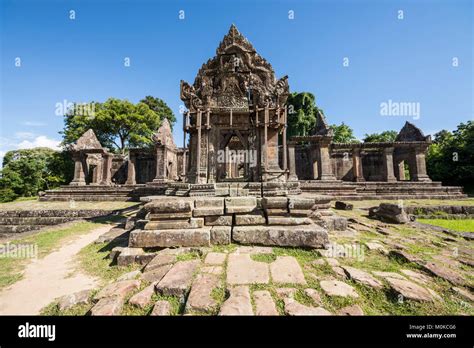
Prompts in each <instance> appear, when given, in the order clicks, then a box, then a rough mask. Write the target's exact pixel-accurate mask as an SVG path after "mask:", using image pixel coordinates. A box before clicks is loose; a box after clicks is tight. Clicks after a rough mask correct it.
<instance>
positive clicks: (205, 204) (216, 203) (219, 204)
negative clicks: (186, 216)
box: [194, 197, 224, 209]
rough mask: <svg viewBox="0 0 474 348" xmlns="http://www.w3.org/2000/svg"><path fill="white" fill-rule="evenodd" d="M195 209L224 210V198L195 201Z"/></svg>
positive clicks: (201, 198) (197, 199)
mask: <svg viewBox="0 0 474 348" xmlns="http://www.w3.org/2000/svg"><path fill="white" fill-rule="evenodd" d="M194 207H195V208H222V209H224V198H219V197H199V198H195V199H194Z"/></svg>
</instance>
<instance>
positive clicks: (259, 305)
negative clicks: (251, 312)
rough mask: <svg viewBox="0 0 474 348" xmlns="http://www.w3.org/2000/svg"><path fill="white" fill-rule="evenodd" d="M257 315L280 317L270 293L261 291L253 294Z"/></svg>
mask: <svg viewBox="0 0 474 348" xmlns="http://www.w3.org/2000/svg"><path fill="white" fill-rule="evenodd" d="M253 301H254V303H255V314H256V315H278V310H277V308H276V305H275V301H273V298H272V295H271V294H270V292H269V291H266V290H260V291H254V292H253Z"/></svg>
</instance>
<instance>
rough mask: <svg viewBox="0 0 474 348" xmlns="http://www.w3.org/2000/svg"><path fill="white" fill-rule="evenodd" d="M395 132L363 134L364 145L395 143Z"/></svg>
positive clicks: (396, 133)
mask: <svg viewBox="0 0 474 348" xmlns="http://www.w3.org/2000/svg"><path fill="white" fill-rule="evenodd" d="M397 135H398V132H397V131H393V130H392V131H384V132H382V133H372V134H365V137H364V143H390V142H393V141H395V138H396V137H397Z"/></svg>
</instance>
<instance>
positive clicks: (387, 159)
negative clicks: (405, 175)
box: [382, 147, 397, 182]
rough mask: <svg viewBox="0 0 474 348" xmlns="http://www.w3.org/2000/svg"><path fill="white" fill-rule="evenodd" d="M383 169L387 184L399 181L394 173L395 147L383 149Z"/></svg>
mask: <svg viewBox="0 0 474 348" xmlns="http://www.w3.org/2000/svg"><path fill="white" fill-rule="evenodd" d="M382 157H383V167H384V168H383V169H384V176H385V177H384V179H385V181H387V182H393V181H397V178H396V177H395V174H394V171H393V147H386V148H384V149H383V154H382Z"/></svg>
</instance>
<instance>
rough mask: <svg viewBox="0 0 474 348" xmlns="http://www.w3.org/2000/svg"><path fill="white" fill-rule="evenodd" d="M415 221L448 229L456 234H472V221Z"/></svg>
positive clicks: (473, 222)
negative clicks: (456, 232)
mask: <svg viewBox="0 0 474 348" xmlns="http://www.w3.org/2000/svg"><path fill="white" fill-rule="evenodd" d="M417 221H419V222H421V223H424V224H430V225H435V226H439V227H444V228H448V229H450V230H453V231H458V232H474V219H462V220H446V219H417Z"/></svg>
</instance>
